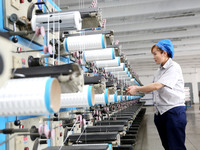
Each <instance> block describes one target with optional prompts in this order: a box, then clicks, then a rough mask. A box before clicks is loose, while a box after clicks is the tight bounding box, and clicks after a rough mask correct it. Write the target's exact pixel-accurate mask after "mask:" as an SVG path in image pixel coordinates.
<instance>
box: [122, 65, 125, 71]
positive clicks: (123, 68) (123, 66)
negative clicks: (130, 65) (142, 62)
mask: <svg viewBox="0 0 200 150" xmlns="http://www.w3.org/2000/svg"><path fill="white" fill-rule="evenodd" d="M122 65H123V71H124V70H125V64H124V63H122Z"/></svg>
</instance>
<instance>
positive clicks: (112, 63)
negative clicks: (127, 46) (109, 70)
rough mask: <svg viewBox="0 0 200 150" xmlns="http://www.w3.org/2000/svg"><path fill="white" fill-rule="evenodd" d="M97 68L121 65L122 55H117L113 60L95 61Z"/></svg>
mask: <svg viewBox="0 0 200 150" xmlns="http://www.w3.org/2000/svg"><path fill="white" fill-rule="evenodd" d="M95 64H96V67H97V68H103V67H117V66H120V57H115V59H113V60H103V61H96V62H95Z"/></svg>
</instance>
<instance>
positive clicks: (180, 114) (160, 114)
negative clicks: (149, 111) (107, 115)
mask: <svg viewBox="0 0 200 150" xmlns="http://www.w3.org/2000/svg"><path fill="white" fill-rule="evenodd" d="M151 53H152V54H153V57H154V60H155V63H156V64H160V67H159V68H158V70H157V72H156V73H155V75H154V80H153V83H151V84H149V85H146V86H130V87H128V89H127V94H130V95H134V94H135V93H136V92H138V91H140V92H144V93H148V92H152V91H153V100H154V105H155V108H156V112H155V115H154V123H155V125H156V127H157V130H158V133H159V135H160V139H161V142H162V145H163V147H164V148H165V150H186V147H185V127H186V123H187V121H186V107H185V101H184V97H185V94H184V80H183V76H182V70H181V67H180V65H179V64H177V63H176V62H174V61H173V60H172V58H173V56H174V47H173V44H172V42H171V41H170V40H168V39H164V40H161V41H159V42H158V43H157V44H156V45H154V46H153V47H152V48H151Z"/></svg>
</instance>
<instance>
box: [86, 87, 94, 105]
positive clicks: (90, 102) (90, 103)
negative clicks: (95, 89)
mask: <svg viewBox="0 0 200 150" xmlns="http://www.w3.org/2000/svg"><path fill="white" fill-rule="evenodd" d="M91 93H92V86H91V85H89V86H88V95H87V98H88V105H89V106H90V107H91V106H93V105H92V94H91Z"/></svg>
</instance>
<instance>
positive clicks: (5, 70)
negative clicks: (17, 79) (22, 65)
mask: <svg viewBox="0 0 200 150" xmlns="http://www.w3.org/2000/svg"><path fill="white" fill-rule="evenodd" d="M0 45H1V47H0V87H1V86H3V85H4V84H5V83H6V81H8V79H9V78H10V75H11V62H12V59H11V58H12V57H11V54H10V52H11V46H12V43H11V42H10V41H9V40H7V39H6V38H4V37H2V36H0Z"/></svg>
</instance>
